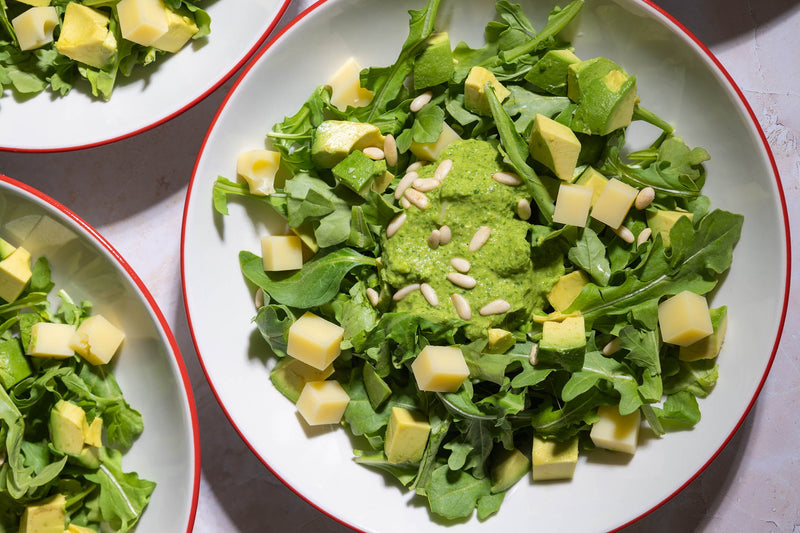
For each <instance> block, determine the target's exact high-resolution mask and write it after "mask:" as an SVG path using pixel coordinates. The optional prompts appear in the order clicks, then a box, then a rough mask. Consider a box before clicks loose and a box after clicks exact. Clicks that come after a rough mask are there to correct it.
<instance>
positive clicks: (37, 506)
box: [19, 494, 67, 533]
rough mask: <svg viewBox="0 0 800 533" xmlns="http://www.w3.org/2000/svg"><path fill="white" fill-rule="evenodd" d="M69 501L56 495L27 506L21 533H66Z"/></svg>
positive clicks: (21, 524) (60, 495)
mask: <svg viewBox="0 0 800 533" xmlns="http://www.w3.org/2000/svg"><path fill="white" fill-rule="evenodd" d="M66 508H67V499H66V498H65V497H64V495H63V494H56V495H55V496H52V497H50V498H48V499H46V500H43V501H40V502H38V503H32V504H30V505H26V506H25V510H24V511H23V512H22V517H21V518H20V521H19V533H64V523H65V522H66V517H67V513H66Z"/></svg>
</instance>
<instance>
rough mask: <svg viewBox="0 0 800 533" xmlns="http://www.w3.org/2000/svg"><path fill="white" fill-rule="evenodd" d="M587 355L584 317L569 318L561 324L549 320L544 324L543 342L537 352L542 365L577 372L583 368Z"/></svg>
mask: <svg viewBox="0 0 800 533" xmlns="http://www.w3.org/2000/svg"><path fill="white" fill-rule="evenodd" d="M585 355H586V330H585V327H584V322H583V317H582V316H576V317H567V318H565V319H564V320H563V321H561V322H559V321H556V320H548V321H546V322H545V323H544V324H542V340H541V341H539V347H538V349H537V351H536V357H537V360H538V361H539V362H540V363H548V364H554V365H559V366H561V367H563V368H564V369H565V370H569V371H570V372H577V371H579V370H581V369H582V368H583V360H584V357H585Z"/></svg>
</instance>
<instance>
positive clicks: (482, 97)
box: [464, 66, 511, 116]
mask: <svg viewBox="0 0 800 533" xmlns="http://www.w3.org/2000/svg"><path fill="white" fill-rule="evenodd" d="M487 84H491V86H492V88H493V89H494V94H495V96H496V97H497V100H498V101H500V102H502V101H503V100H505V99H506V98H508V96H509V95H510V94H511V91H509V90H508V89H506V88H505V87H504V86H503V84H502V83H500V82H499V81H498V80H497V78H496V77H495V75H494V74H492V73H491V72H490V71H488V70H487V69H485V68H483V67H479V66H474V67H472V68H471V69H470V71H469V74H468V75H467V79H466V80H464V107H466V108H467V109H469V110H470V111H472V112H475V113H478V114H479V115H485V116H492V110H491V108H490V107H489V99H488V97H487V96H486V85H487Z"/></svg>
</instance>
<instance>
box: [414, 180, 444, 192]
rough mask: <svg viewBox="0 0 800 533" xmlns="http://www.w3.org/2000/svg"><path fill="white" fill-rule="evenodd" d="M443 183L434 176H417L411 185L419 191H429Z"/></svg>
mask: <svg viewBox="0 0 800 533" xmlns="http://www.w3.org/2000/svg"><path fill="white" fill-rule="evenodd" d="M441 184H442V183H441V182H439V181H436V180H435V179H433V178H417V179H415V180H414V183H412V184H411V186H412V187H414V188H415V189H417V190H418V191H421V192H428V191H432V190H433V189H435V188H436V187H438V186H439V185H441Z"/></svg>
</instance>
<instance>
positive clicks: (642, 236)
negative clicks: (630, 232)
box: [636, 228, 653, 248]
mask: <svg viewBox="0 0 800 533" xmlns="http://www.w3.org/2000/svg"><path fill="white" fill-rule="evenodd" d="M652 234H653V230H651V229H650V228H644V229H643V230H642V232H641V233H639V236H638V237H637V238H636V246H637V248H638V247H639V246H641V245H643V244H644V243H646V242H647V239H649V238H650V235H652Z"/></svg>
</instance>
